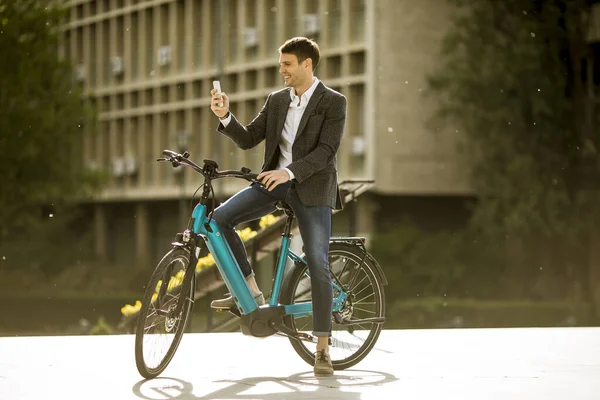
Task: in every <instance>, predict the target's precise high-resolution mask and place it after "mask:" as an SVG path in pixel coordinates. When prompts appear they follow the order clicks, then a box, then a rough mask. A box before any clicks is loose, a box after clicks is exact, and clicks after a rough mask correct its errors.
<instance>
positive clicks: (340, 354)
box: [283, 244, 385, 370]
mask: <svg viewBox="0 0 600 400" xmlns="http://www.w3.org/2000/svg"><path fill="white" fill-rule="evenodd" d="M363 258H365V257H364V252H363V251H362V249H360V248H359V247H357V246H352V245H347V244H332V245H331V246H330V249H329V268H330V271H331V275H332V280H333V282H335V283H336V284H337V285H340V283H341V285H342V287H343V290H344V292H345V293H346V294H347V295H348V299H347V301H346V304H345V305H344V307H343V309H342V310H341V312H340V315H341V316H342V317H343V318H344V319H347V320H359V319H366V318H381V317H384V316H385V294H384V290H383V282H382V279H381V278H380V276H379V274H378V273H377V272H376V270H375V268H374V266H373V265H372V264H371V261H370V260H369V259H368V258H365V259H364V262H362V261H363ZM338 282H339V283H338ZM338 295H339V291H338V290H336V289H335V288H334V290H333V297H334V299H335V298H336V296H338ZM283 300H284V304H293V303H301V302H305V301H311V300H312V296H311V285H310V276H309V275H308V266H303V267H301V268H296V269H295V270H294V272H293V274H292V275H290V277H289V281H288V285H287V286H286V292H285V294H284V297H283ZM285 324H286V325H287V326H288V327H289V328H291V329H292V330H294V331H296V332H304V333H307V334H311V333H312V330H313V328H312V315H309V316H306V317H300V318H295V317H293V316H286V317H285ZM381 329H382V324H376V323H361V324H357V325H340V324H338V323H336V321H335V319H334V318H332V332H331V346H329V355H330V356H331V362H332V364H333V368H334V369H335V370H343V369H346V368H349V367H351V366H353V365H355V364H357V363H358V362H359V361H361V360H362V359H363V358H365V357H366V356H367V354H369V352H370V351H371V350H372V349H373V346H374V345H375V342H377V339H378V338H379V334H380V333H381ZM290 342H291V344H292V347H293V348H294V350H295V351H296V353H298V355H299V356H300V357H301V358H302V359H303V360H304V361H306V362H307V363H308V364H310V365H313V364H314V361H315V352H316V343H311V342H306V341H302V340H297V339H295V338H290Z"/></svg>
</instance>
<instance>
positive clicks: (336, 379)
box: [132, 370, 398, 400]
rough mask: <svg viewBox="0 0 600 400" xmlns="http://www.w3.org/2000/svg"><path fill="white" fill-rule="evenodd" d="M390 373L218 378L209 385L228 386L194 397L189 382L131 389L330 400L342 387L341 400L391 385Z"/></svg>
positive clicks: (160, 395)
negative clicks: (373, 388)
mask: <svg viewBox="0 0 600 400" xmlns="http://www.w3.org/2000/svg"><path fill="white" fill-rule="evenodd" d="M397 380H398V378H396V377H395V376H394V375H392V374H388V373H385V372H375V371H366V370H346V371H341V372H337V373H336V374H334V375H333V376H331V377H315V376H314V375H313V372H312V371H309V372H303V373H298V374H294V375H290V376H288V377H283V378H282V377H271V376H266V377H250V378H244V379H239V380H235V379H222V380H217V381H213V383H221V384H222V383H231V385H229V386H226V387H223V388H220V389H218V390H215V391H213V392H210V393H207V394H204V395H202V396H196V395H195V394H194V393H193V391H194V386H193V385H192V383H190V382H187V381H184V380H182V379H177V378H168V377H163V378H160V377H159V378H155V379H152V380H142V381H140V382H137V383H136V384H135V385H134V386H133V387H132V391H133V393H134V394H135V395H136V396H137V397H139V398H141V399H147V400H163V399H164V400H167V399H178V400H207V399H238V400H250V399H256V398H260V399H263V400H281V399H289V400H296V399H306V398H312V399H319V398H332V397H333V396H336V395H337V396H339V395H340V391H339V390H340V389H341V388H343V389H344V390H343V395H342V396H343V398H344V399H347V400H359V399H360V397H361V394H362V393H361V392H362V391H352V390H351V389H349V388H352V387H359V388H361V387H362V388H366V387H376V386H382V385H385V384H387V383H391V382H395V381H397Z"/></svg>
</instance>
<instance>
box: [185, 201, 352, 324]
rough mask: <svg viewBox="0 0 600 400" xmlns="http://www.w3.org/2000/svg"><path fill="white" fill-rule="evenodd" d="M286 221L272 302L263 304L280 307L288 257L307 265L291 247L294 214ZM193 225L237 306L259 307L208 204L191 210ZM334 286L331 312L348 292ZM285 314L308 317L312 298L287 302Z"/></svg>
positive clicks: (251, 309) (244, 310)
mask: <svg viewBox="0 0 600 400" xmlns="http://www.w3.org/2000/svg"><path fill="white" fill-rule="evenodd" d="M288 218H289V220H288V223H287V225H286V229H285V232H284V234H283V237H282V241H281V251H280V253H279V259H278V262H277V270H276V274H275V280H274V283H273V290H272V293H271V298H270V300H269V303H268V304H266V305H264V306H262V307H260V308H269V307H280V306H282V304H279V296H280V294H281V289H282V284H283V277H284V274H285V267H286V264H287V261H288V259H289V260H291V261H292V262H295V263H301V264H304V265H306V261H305V260H304V259H303V258H302V257H301V256H299V255H297V254H296V253H294V252H293V251H292V250H291V249H290V242H291V234H290V229H291V224H292V218H293V217H291V216H288ZM191 227H192V229H193V232H194V233H196V234H197V235H200V236H202V237H204V238H205V240H204V241H205V243H206V245H207V247H208V250H209V251H210V252H211V254H212V256H213V258H214V260H215V264H216V266H217V268H218V270H219V272H220V273H221V276H222V277H223V280H224V282H225V285H226V286H227V288H228V289H229V291H230V292H231V295H232V296H233V298H234V299H235V300H236V303H237V305H238V310H239V312H240V314H241V315H248V314H251V313H252V312H254V311H255V310H256V309H258V308H259V307H258V304H257V303H256V301H255V300H254V297H253V296H252V294H251V292H250V289H249V287H248V284H247V283H246V279H245V278H244V275H243V274H242V271H241V269H240V267H239V265H238V263H237V261H236V259H235V257H234V255H233V253H232V251H231V248H230V247H229V244H228V243H227V242H226V241H225V240H224V239H223V235H221V232H220V230H219V227H218V225H217V223H216V222H215V221H214V220H213V219H211V218H208V215H207V210H206V206H205V205H203V204H201V203H200V204H197V205H196V207H195V208H194V211H193V213H192V222H191ZM332 285H333V288H334V289H336V290H337V292H338V293H339V295H338V296H337V297H336V298H334V299H333V308H332V312H339V311H340V310H341V309H342V306H343V304H344V302H345V300H346V297H347V295H346V294H345V293H344V291H343V290H342V288H340V287H339V286H338V285H337V284H336V283H334V282H332ZM283 307H284V310H285V313H284V315H292V316H294V317H305V316H309V315H312V302H311V301H308V302H302V303H297V304H284V305H283Z"/></svg>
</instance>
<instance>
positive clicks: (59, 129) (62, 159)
mask: <svg viewBox="0 0 600 400" xmlns="http://www.w3.org/2000/svg"><path fill="white" fill-rule="evenodd" d="M59 3H60V4H62V3H61V2H55V1H39V0H0V54H1V57H0V176H1V177H2V181H1V187H2V188H1V190H0V245H2V244H3V243H6V240H7V238H11V239H12V238H14V237H15V236H18V234H19V232H21V231H24V230H27V229H28V228H36V229H37V228H39V226H40V223H41V221H43V219H44V218H45V219H48V217H49V216H50V214H52V213H54V214H55V213H56V211H52V210H56V209H60V208H61V207H63V206H65V205H67V204H70V203H72V201H73V200H75V199H76V198H77V197H78V196H81V195H83V194H85V193H86V191H88V189H90V188H92V187H93V183H94V182H95V179H94V178H93V176H92V174H90V173H89V171H87V170H86V169H85V168H83V167H82V160H81V157H80V154H81V138H82V135H83V131H84V129H85V127H86V124H87V126H91V124H90V121H91V118H92V113H90V111H89V110H88V108H87V107H86V105H85V104H84V102H83V101H82V97H81V90H80V89H79V88H78V87H77V85H76V84H75V83H74V79H73V70H72V67H71V65H70V63H69V62H68V61H67V60H61V59H59V57H58V48H59V43H60V42H59V41H60V35H61V23H62V22H63V21H64V16H65V10H64V8H62V7H61V6H59V5H58V4H59ZM53 223H54V222H53Z"/></svg>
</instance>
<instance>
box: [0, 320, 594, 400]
mask: <svg viewBox="0 0 600 400" xmlns="http://www.w3.org/2000/svg"><path fill="white" fill-rule="evenodd" d="M133 343H134V338H133V336H130V335H122V336H70V337H69V336H62V337H16V338H0V399H2V400H13V399H14V400H17V399H18V400H29V399H40V400H41V399H65V400H70V399H86V400H91V399H119V400H120V399H174V398H177V399H247V400H250V399H265V400H280V399H346V400H359V399H360V400H365V399H378V400H379V399H401V400H408V399H445V400H446V399H461V400H464V399H477V400H488V399H528V400H535V399H544V400H554V399H600V328H551V329H456V330H406V331H384V332H383V333H382V336H381V338H380V341H379V342H378V345H377V346H376V349H374V350H373V351H372V352H371V354H370V355H369V356H368V357H367V358H366V359H365V360H363V361H362V362H361V363H360V364H358V365H357V366H356V367H355V368H352V369H350V370H346V371H341V372H338V373H336V375H335V376H334V377H331V378H320V379H317V378H314V377H313V376H312V372H311V368H310V367H309V365H308V364H306V363H304V361H302V360H301V359H300V357H298V356H297V355H296V353H295V352H294V351H293V349H292V348H291V346H290V345H289V342H288V341H287V339H285V338H281V337H271V338H267V339H254V338H249V337H245V336H243V335H242V334H240V333H220V334H188V335H186V336H184V338H183V341H182V343H181V346H180V348H179V351H178V353H177V354H176V355H175V357H174V358H173V361H172V362H171V365H170V366H169V367H168V368H167V370H166V371H165V372H164V373H163V375H162V377H160V378H157V379H154V380H152V381H144V380H142V379H141V377H140V375H139V374H138V372H137V370H136V368H135V362H134V359H133V357H134V356H133Z"/></svg>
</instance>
